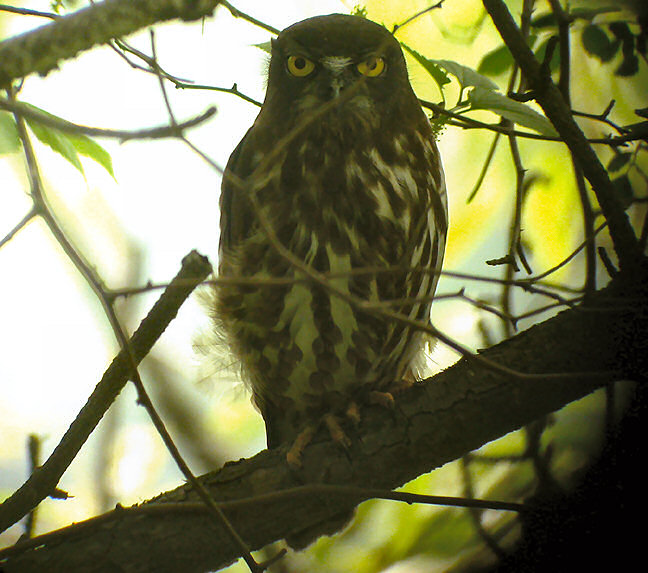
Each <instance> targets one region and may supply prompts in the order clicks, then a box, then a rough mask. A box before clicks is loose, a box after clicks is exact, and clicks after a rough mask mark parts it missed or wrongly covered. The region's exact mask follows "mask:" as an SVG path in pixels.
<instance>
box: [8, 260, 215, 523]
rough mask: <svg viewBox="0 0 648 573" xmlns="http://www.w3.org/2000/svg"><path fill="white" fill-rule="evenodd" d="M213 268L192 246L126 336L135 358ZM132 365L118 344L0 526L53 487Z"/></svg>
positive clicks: (12, 501) (12, 498)
mask: <svg viewBox="0 0 648 573" xmlns="http://www.w3.org/2000/svg"><path fill="white" fill-rule="evenodd" d="M210 272H211V265H210V264H209V261H208V260H207V259H206V258H205V257H202V256H200V255H199V254H198V253H196V252H195V251H192V252H191V253H190V254H189V255H188V256H186V257H185V258H184V259H183V261H182V268H181V270H180V272H179V273H178V275H177V276H176V278H175V279H174V280H173V281H171V283H170V284H169V286H168V287H167V288H166V289H165V291H164V293H163V294H162V296H161V297H160V298H159V300H158V301H157V302H156V303H155V305H154V306H153V308H152V309H151V310H150V312H149V313H148V315H147V316H146V318H145V319H144V320H143V321H142V323H141V324H140V326H139V328H138V329H137V331H136V332H135V334H134V335H133V336H132V337H131V339H130V341H129V347H130V348H131V349H132V351H133V356H134V358H135V362H136V363H139V362H140V361H141V360H142V358H144V356H146V354H148V352H149V351H150V349H151V348H152V347H153V345H154V344H155V342H156V341H157V339H158V338H159V337H160V336H161V334H162V332H164V330H165V329H166V327H167V326H168V324H169V323H170V322H171V320H173V319H174V318H175V316H176V314H177V312H178V309H179V308H180V305H181V304H182V303H183V302H184V301H185V299H186V298H187V297H188V296H189V295H190V294H191V292H192V291H193V290H194V288H196V286H198V285H199V284H200V283H201V281H203V280H204V279H205V278H206V277H207V276H208V275H209V273H210ZM131 372H132V365H131V359H130V357H129V356H128V352H127V351H125V350H123V349H122V350H121V351H120V352H119V354H118V355H117V356H116V357H115V359H114V360H113V362H112V364H111V365H110V366H109V367H108V369H107V370H106V372H105V373H104V375H103V377H102V379H101V381H100V382H99V383H98V384H97V386H96V388H95V389H94V392H93V393H92V395H91V396H90V397H89V398H88V401H87V402H86V404H85V406H84V407H83V408H82V409H81V411H80V412H79V414H78V415H77V417H76V419H75V420H74V421H73V422H72V424H71V425H70V427H69V429H68V430H67V432H66V433H65V435H64V436H63V438H62V439H61V441H60V442H59V444H58V445H57V446H56V448H55V449H54V451H53V452H52V454H51V455H50V456H49V458H48V459H47V460H46V461H45V463H44V464H43V465H42V466H40V467H39V468H38V469H37V470H36V471H35V472H34V473H33V474H32V475H31V476H30V477H29V479H28V480H27V481H26V482H25V483H24V484H23V485H22V486H21V487H20V488H19V489H18V490H17V491H16V492H15V493H14V494H13V495H11V496H10V497H8V498H7V499H6V500H5V501H4V502H3V503H2V505H0V531H4V530H5V529H6V528H7V527H9V526H11V525H12V524H14V523H15V522H16V521H18V520H19V519H21V518H22V517H23V516H24V515H25V514H27V513H28V512H29V511H31V509H33V508H34V507H36V505H38V504H39V503H40V502H41V501H42V500H43V499H44V498H45V497H47V496H48V495H50V493H51V492H52V491H54V489H55V488H56V484H57V483H58V481H59V479H60V478H61V476H62V475H63V472H64V471H65V470H66V469H67V468H68V466H69V465H70V464H71V463H72V461H73V460H74V458H75V457H76V455H77V453H78V452H79V450H80V449H81V446H83V444H84V443H85V441H86V440H87V438H88V436H89V435H90V434H91V433H92V431H93V430H94V428H95V427H96V425H97V424H98V423H99V420H100V419H101V418H102V416H103V415H104V413H105V412H106V410H107V409H108V408H109V407H110V405H111V404H112V402H113V400H114V399H115V397H116V396H117V395H118V394H119V392H120V391H121V389H122V388H123V387H124V386H125V384H126V383H127V381H128V377H129V376H130V375H131Z"/></svg>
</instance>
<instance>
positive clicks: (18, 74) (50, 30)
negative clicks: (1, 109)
mask: <svg viewBox="0 0 648 573" xmlns="http://www.w3.org/2000/svg"><path fill="white" fill-rule="evenodd" d="M219 3H220V2H219V0H105V1H104V2H97V3H95V4H92V5H90V6H88V7H87V8H84V9H82V10H79V11H77V12H74V13H72V14H70V15H68V16H64V17H62V18H58V19H56V20H55V21H54V22H52V23H50V24H46V25H44V26H41V27H40V28H36V29H35V30H32V31H30V32H27V33H25V34H20V35H19V36H15V37H13V38H9V39H8V40H5V41H4V42H2V43H0V87H2V88H8V87H9V86H10V85H11V82H12V81H13V80H16V79H19V78H23V77H25V76H27V75H29V74H32V73H34V72H37V73H39V74H40V75H46V74H47V73H48V72H50V71H52V70H53V69H56V68H57V67H58V66H59V65H60V63H61V62H63V61H64V60H69V59H71V58H73V57H75V56H76V55H77V54H78V53H79V52H82V51H85V50H89V49H90V48H92V47H93V46H96V45H98V44H106V43H107V42H108V41H109V40H112V39H113V38H119V37H123V36H127V35H128V34H132V33H133V32H136V31H137V30H140V29H142V28H146V27H147V26H151V25H152V24H155V23H157V22H164V21H167V20H173V19H176V18H179V19H181V20H198V19H200V18H203V17H205V16H209V15H210V14H212V12H213V11H214V9H215V8H216V6H218V4H219Z"/></svg>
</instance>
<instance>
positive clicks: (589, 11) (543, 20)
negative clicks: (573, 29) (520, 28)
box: [531, 6, 620, 28]
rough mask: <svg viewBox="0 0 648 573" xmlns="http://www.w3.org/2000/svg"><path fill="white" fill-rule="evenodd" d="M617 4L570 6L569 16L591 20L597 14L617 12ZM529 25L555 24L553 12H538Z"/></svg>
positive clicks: (547, 25)
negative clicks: (588, 6) (594, 6)
mask: <svg viewBox="0 0 648 573" xmlns="http://www.w3.org/2000/svg"><path fill="white" fill-rule="evenodd" d="M619 10H620V8H619V7H618V6H599V7H597V8H584V7H583V8H572V9H571V10H570V11H569V16H570V17H572V18H574V19H578V18H580V19H581V20H589V21H591V20H593V19H594V18H595V17H596V16H598V15H599V14H607V13H608V12H618V11H619ZM531 26H533V27H534V28H550V27H554V26H557V22H556V17H555V16H554V13H553V12H548V13H547V14H540V15H539V16H538V17H536V18H534V19H533V20H531Z"/></svg>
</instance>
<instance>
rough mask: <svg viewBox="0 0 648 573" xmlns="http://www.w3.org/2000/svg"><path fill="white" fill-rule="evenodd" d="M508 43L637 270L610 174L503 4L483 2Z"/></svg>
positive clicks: (622, 256)
mask: <svg viewBox="0 0 648 573" xmlns="http://www.w3.org/2000/svg"><path fill="white" fill-rule="evenodd" d="M482 2H483V4H484V6H485V8H486V10H487V11H488V13H489V14H490V16H491V18H492V20H493V22H494V23H495V26H496V27H497V29H498V31H499V33H500V35H501V36H502V38H503V40H504V42H505V43H506V45H507V46H508V48H509V50H510V51H511V53H512V54H513V56H514V57H515V59H516V61H517V62H518V64H519V65H520V68H521V70H522V71H523V73H524V75H525V77H526V78H527V80H528V82H529V86H530V88H531V90H532V91H533V93H534V96H535V99H536V100H537V101H538V103H539V104H540V106H541V107H542V108H543V110H544V112H545V114H546V115H547V117H548V118H549V119H550V120H551V122H552V123H553V125H554V127H555V128H556V130H557V131H558V133H559V134H560V135H561V137H562V138H563V140H564V141H565V143H566V144H567V146H568V147H569V149H570V151H571V152H572V154H573V155H574V157H575V158H576V161H577V162H578V164H579V165H580V167H581V169H582V170H583V174H584V175H585V177H586V178H587V180H588V181H589V182H590V184H591V185H592V188H593V190H594V193H595V194H596V197H597V199H598V202H599V205H600V206H601V209H602V211H603V214H604V215H605V218H606V219H607V221H608V225H609V229H610V236H611V237H612V242H613V244H614V248H615V251H616V253H617V256H618V258H619V263H620V265H621V268H622V269H624V268H629V269H633V268H636V267H637V265H639V264H640V262H641V260H642V259H643V255H642V252H641V250H640V249H639V243H638V240H637V237H636V236H635V233H634V231H633V229H632V226H631V225H630V221H629V220H628V216H627V215H626V213H625V211H624V209H623V205H622V204H621V202H620V201H619V199H618V197H617V193H616V191H615V189H614V185H613V184H612V182H611V181H610V178H609V176H608V174H607V171H606V170H605V168H604V167H603V165H601V162H600V161H599V159H598V157H597V156H596V154H595V153H594V151H593V149H592V148H591V147H590V145H589V143H588V142H587V139H586V138H585V136H584V134H583V132H582V131H581V129H580V128H579V127H578V125H577V124H576V122H575V121H574V119H573V117H572V115H571V110H570V108H569V106H568V105H567V103H566V102H565V100H564V99H563V97H562V95H561V93H560V90H558V88H557V87H556V85H555V84H554V83H553V81H552V80H551V77H550V76H548V75H547V74H545V73H544V72H543V70H542V67H541V65H540V64H539V63H538V61H537V60H536V59H535V56H534V55H533V52H532V51H531V50H530V48H529V47H528V46H527V44H526V42H525V41H524V38H523V37H522V35H521V34H520V30H519V29H518V27H517V25H516V24H515V21H514V20H513V18H512V17H511V14H510V13H509V11H508V8H507V7H506V5H505V4H504V2H503V1H502V0H482Z"/></svg>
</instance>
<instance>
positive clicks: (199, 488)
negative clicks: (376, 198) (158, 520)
mask: <svg viewBox="0 0 648 573" xmlns="http://www.w3.org/2000/svg"><path fill="white" fill-rule="evenodd" d="M150 38H151V52H152V54H153V57H152V59H151V66H152V67H153V69H154V70H155V71H157V72H158V74H157V78H158V82H159V85H160V91H161V93H162V97H163V99H164V105H165V107H166V109H167V113H168V114H169V122H170V124H171V125H172V126H174V127H176V126H177V122H176V119H175V115H174V113H173V109H172V107H171V102H170V100H169V96H168V94H167V92H166V89H165V87H164V78H163V77H162V75H161V74H160V73H159V67H158V63H157V61H158V60H157V54H156V48H155V32H154V31H153V30H151V31H150ZM120 342H122V343H123V346H122V347H123V348H125V349H128V346H127V345H128V342H127V341H126V339H125V337H124V336H123V333H121V336H120ZM131 360H132V362H133V363H134V357H133V358H132V359H131ZM134 373H135V376H134V378H133V382H134V384H135V387H136V388H137V392H138V396H139V402H140V403H141V404H142V405H143V406H144V408H145V409H146V411H147V412H148V414H149V417H150V418H151V420H152V422H153V425H154V426H155V429H156V430H157V432H158V434H159V435H160V437H161V438H162V441H163V442H164V445H165V446H166V448H167V450H168V451H169V453H170V454H171V457H172V458H173V461H174V462H175V463H176V465H177V466H178V469H180V471H181V472H182V475H184V476H185V478H186V479H187V481H188V482H189V483H190V484H191V485H192V486H193V487H194V488H195V490H196V492H197V493H198V495H199V496H200V498H201V499H202V501H203V503H204V504H205V506H206V507H207V508H208V510H209V511H210V513H211V514H212V516H213V517H214V518H215V521H216V523H217V524H220V525H222V526H223V527H224V529H225V531H226V532H227V534H228V535H229V537H230V538H231V539H232V541H233V542H234V543H235V544H236V545H237V546H238V548H239V550H240V551H241V556H242V557H243V560H244V561H245V563H246V564H247V566H248V567H249V569H250V571H252V572H253V573H254V572H255V571H259V572H261V571H264V570H265V569H266V565H267V564H259V563H257V562H256V560H255V559H254V557H252V554H251V553H250V549H249V547H248V546H247V545H246V543H245V541H243V539H242V538H241V536H240V535H239V534H238V532H237V531H236V529H235V528H234V527H233V526H232V524H231V522H230V521H229V519H227V517H226V516H225V514H224V513H223V510H222V509H221V507H220V506H219V504H217V503H216V502H215V501H214V500H213V499H212V497H211V495H210V494H209V492H208V491H207V489H206V488H205V487H204V486H203V485H202V483H200V482H199V481H198V480H197V479H196V476H195V475H194V473H193V472H192V471H191V469H190V468H189V465H188V464H187V462H186V461H185V459H184V458H183V457H182V454H180V450H178V448H177V446H176V444H175V442H174V441H173V439H172V438H171V435H170V434H169V432H168V431H167V429H166V426H165V425H164V422H163V421H162V418H161V417H160V415H159V414H158V413H157V410H156V409H155V407H154V406H153V403H152V402H151V399H150V397H149V396H148V394H147V392H146V389H145V388H144V384H143V383H142V380H141V378H140V377H139V374H138V373H137V371H136V369H134ZM272 561H274V559H272Z"/></svg>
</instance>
